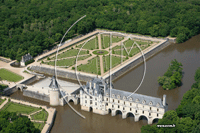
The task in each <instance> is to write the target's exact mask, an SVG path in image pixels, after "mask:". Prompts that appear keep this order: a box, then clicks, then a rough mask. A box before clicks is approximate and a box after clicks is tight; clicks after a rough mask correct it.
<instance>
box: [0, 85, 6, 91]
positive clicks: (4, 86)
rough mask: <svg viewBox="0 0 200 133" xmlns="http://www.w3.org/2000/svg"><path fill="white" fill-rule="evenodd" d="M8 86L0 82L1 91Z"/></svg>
mask: <svg viewBox="0 0 200 133" xmlns="http://www.w3.org/2000/svg"><path fill="white" fill-rule="evenodd" d="M7 87H8V86H7V85H4V84H0V91H3V90H4V89H5V88H7Z"/></svg>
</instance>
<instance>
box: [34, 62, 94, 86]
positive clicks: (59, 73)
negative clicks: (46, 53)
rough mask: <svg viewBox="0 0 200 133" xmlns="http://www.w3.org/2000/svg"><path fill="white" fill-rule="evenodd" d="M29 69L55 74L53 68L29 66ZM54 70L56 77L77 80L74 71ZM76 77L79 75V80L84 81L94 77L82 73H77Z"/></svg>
mask: <svg viewBox="0 0 200 133" xmlns="http://www.w3.org/2000/svg"><path fill="white" fill-rule="evenodd" d="M30 69H31V70H32V71H35V72H39V73H45V74H48V75H54V74H55V70H54V68H47V67H40V66H31V67H30ZM56 72H57V76H58V77H61V78H67V79H73V80H77V77H76V73H75V72H67V71H62V70H57V71H56ZM78 77H79V79H80V81H84V82H87V81H90V80H92V79H93V78H94V77H92V76H88V75H82V74H79V75H78Z"/></svg>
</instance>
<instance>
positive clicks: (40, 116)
mask: <svg viewBox="0 0 200 133" xmlns="http://www.w3.org/2000/svg"><path fill="white" fill-rule="evenodd" d="M47 117H48V113H47V111H45V110H42V111H40V112H38V113H36V114H34V115H32V116H31V118H32V119H33V120H39V121H46V120H47Z"/></svg>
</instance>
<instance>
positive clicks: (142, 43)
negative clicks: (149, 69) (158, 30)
mask: <svg viewBox="0 0 200 133" xmlns="http://www.w3.org/2000/svg"><path fill="white" fill-rule="evenodd" d="M134 42H136V43H137V44H138V45H140V46H141V45H148V44H152V43H153V42H152V41H149V42H148V41H139V40H126V41H125V42H124V46H126V47H131V46H132V45H133V43H134Z"/></svg>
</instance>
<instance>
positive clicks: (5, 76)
mask: <svg viewBox="0 0 200 133" xmlns="http://www.w3.org/2000/svg"><path fill="white" fill-rule="evenodd" d="M0 77H1V80H7V81H11V82H18V81H20V80H22V79H23V77H22V76H20V75H18V74H15V73H13V72H11V71H9V70H7V69H4V68H2V69H0Z"/></svg>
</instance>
